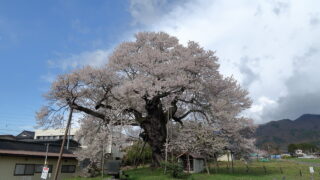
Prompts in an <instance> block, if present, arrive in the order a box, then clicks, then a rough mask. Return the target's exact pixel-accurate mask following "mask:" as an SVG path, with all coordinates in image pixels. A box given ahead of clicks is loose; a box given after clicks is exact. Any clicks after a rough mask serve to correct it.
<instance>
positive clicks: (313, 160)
mask: <svg viewBox="0 0 320 180" xmlns="http://www.w3.org/2000/svg"><path fill="white" fill-rule="evenodd" d="M291 160H294V161H299V162H310V163H318V164H320V159H304V158H293V159H291Z"/></svg>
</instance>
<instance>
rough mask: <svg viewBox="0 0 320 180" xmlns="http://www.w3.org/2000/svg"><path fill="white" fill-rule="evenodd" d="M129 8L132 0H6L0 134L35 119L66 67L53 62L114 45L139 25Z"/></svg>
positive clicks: (0, 30) (2, 7)
mask: <svg viewBox="0 0 320 180" xmlns="http://www.w3.org/2000/svg"><path fill="white" fill-rule="evenodd" d="M128 8H129V3H128V2H127V1H104V0H103V1H94V3H92V1H39V0H37V1H36V0H32V1H1V2H0V61H1V66H0V67H1V70H0V81H1V84H2V85H1V86H0V99H1V103H0V134H2V133H17V132H19V131H20V130H22V129H31V128H32V126H33V125H34V124H35V120H34V113H35V111H36V110H38V109H39V107H40V106H41V105H43V104H44V101H43V97H42V95H43V94H44V93H45V92H46V90H47V89H48V87H49V86H50V78H52V77H54V75H56V74H59V73H63V72H65V71H66V69H61V68H58V67H54V66H53V67H52V66H50V63H48V61H53V62H54V61H55V60H59V59H62V58H67V57H69V56H70V55H72V54H78V53H81V52H84V51H91V50H94V49H105V48H109V47H110V46H112V45H113V44H114V43H115V42H117V41H118V40H119V38H121V33H122V32H124V31H126V29H129V28H133V27H134V25H133V24H132V17H131V15H130V13H129V11H128ZM5 129H7V130H5Z"/></svg>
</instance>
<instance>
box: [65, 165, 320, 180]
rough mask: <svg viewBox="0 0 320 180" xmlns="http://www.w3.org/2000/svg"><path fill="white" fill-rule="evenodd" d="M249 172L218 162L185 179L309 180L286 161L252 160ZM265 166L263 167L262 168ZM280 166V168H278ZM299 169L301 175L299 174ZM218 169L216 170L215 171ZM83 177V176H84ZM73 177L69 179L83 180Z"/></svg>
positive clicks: (158, 175)
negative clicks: (206, 171)
mask: <svg viewBox="0 0 320 180" xmlns="http://www.w3.org/2000/svg"><path fill="white" fill-rule="evenodd" d="M248 167H249V172H247V168H246V165H245V164H244V163H243V162H240V161H238V162H235V165H234V172H233V173H232V172H231V168H229V170H228V168H227V164H226V163H220V164H219V169H218V168H217V167H215V166H214V165H212V166H211V167H210V171H211V174H210V175H208V174H206V173H201V174H191V175H188V176H187V177H186V178H184V179H187V180H256V179H257V180H275V179H277V180H282V179H283V178H284V177H285V179H286V180H295V179H297V180H310V179H311V175H310V173H309V166H307V165H301V164H297V163H294V162H288V161H270V162H252V163H249V164H248ZM264 167H265V168H264ZM280 168H281V169H280ZM314 169H315V173H314V179H320V174H319V172H320V167H314ZM300 170H301V173H302V176H300ZM216 171H218V172H216ZM281 171H282V173H281ZM125 173H126V174H128V175H129V178H128V180H176V179H174V178H171V177H170V176H169V175H164V174H163V170H162V169H156V170H152V169H150V168H138V169H133V170H128V171H126V172H125ZM84 179H85V178H84ZM84 179H81V178H75V179H70V180H84ZM85 180H101V177H98V178H91V179H90V178H87V179H85Z"/></svg>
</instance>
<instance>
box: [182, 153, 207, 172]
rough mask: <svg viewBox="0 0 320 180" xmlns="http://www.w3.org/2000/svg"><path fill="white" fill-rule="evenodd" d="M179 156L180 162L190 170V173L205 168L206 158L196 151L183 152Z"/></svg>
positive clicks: (185, 169)
mask: <svg viewBox="0 0 320 180" xmlns="http://www.w3.org/2000/svg"><path fill="white" fill-rule="evenodd" d="M177 158H178V162H180V163H182V166H183V169H184V171H188V172H190V173H199V172H202V171H203V170H204V158H203V157H202V156H200V155H197V154H194V153H182V154H181V155H179V156H178V157H177ZM188 160H189V163H188ZM189 165H190V169H189Z"/></svg>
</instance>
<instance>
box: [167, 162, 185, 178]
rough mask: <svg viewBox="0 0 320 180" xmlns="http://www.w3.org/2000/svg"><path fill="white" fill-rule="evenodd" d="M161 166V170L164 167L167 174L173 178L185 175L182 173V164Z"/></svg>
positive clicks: (172, 163) (173, 163)
mask: <svg viewBox="0 0 320 180" xmlns="http://www.w3.org/2000/svg"><path fill="white" fill-rule="evenodd" d="M161 165H162V167H163V168H164V167H165V166H166V168H167V173H170V175H171V176H172V177H173V178H183V177H186V174H185V173H184V172H183V167H182V164H181V163H179V162H162V163H161Z"/></svg>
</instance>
